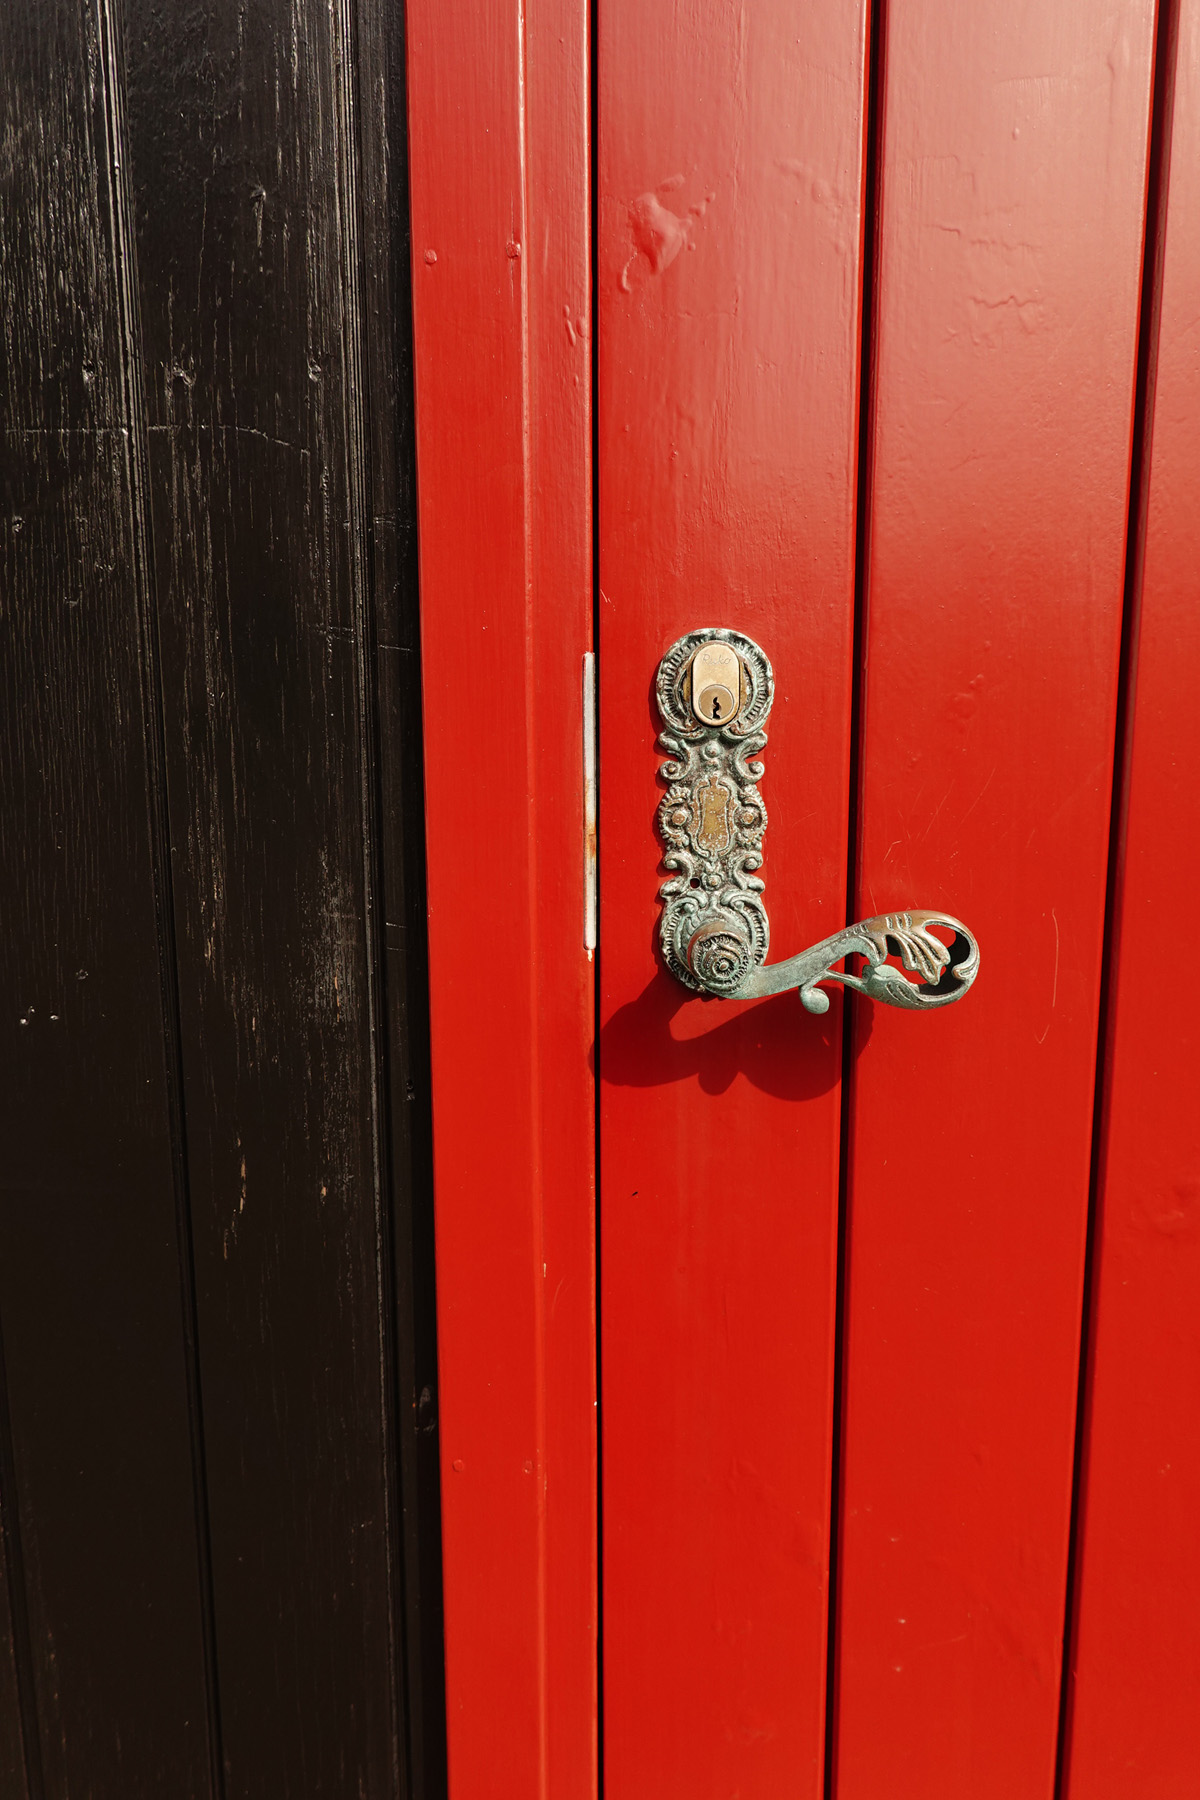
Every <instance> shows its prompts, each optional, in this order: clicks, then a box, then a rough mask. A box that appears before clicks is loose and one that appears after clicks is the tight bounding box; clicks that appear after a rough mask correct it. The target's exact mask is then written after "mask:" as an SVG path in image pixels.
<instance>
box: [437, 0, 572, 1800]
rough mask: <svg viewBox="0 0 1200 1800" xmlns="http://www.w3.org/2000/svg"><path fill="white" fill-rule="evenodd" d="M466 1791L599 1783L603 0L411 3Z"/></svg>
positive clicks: (443, 1301)
mask: <svg viewBox="0 0 1200 1800" xmlns="http://www.w3.org/2000/svg"><path fill="white" fill-rule="evenodd" d="M408 58H409V61H408V82H409V89H408V91H409V121H410V132H411V154H412V221H413V245H414V254H413V294H414V319H415V354H416V378H417V379H416V397H417V451H418V461H417V468H418V480H419V518H420V549H421V586H422V615H421V631H422V643H421V650H422V661H423V667H424V676H425V690H424V693H425V715H424V728H425V769H426V803H427V843H428V858H429V921H430V925H429V929H430V978H431V991H432V1024H433V1072H434V1093H435V1100H434V1171H435V1192H436V1211H437V1255H438V1344H439V1362H440V1369H441V1384H442V1387H441V1428H442V1493H443V1532H444V1549H445V1602H446V1680H447V1713H448V1732H449V1759H450V1792H451V1795H452V1796H454V1800H530V1796H533V1795H545V1796H549V1795H559V1794H564V1795H566V1794H570V1795H579V1796H586V1795H588V1794H591V1793H594V1791H595V1786H596V1780H597V1741H596V1492H595V1490H596V1425H595V1404H594V1403H595V1374H594V1353H595V1320H594V1247H593V1246H594V1239H593V1232H594V1208H593V1180H594V1165H593V1130H592V1128H593V1083H592V1073H591V1069H590V1066H589V1063H590V1051H591V1047H592V1043H591V1040H592V987H593V966H592V963H591V962H590V960H589V958H588V957H587V955H586V954H585V949H584V894H583V854H584V825H583V754H582V751H583V746H582V720H581V706H580V680H581V665H582V658H583V655H584V653H585V652H586V651H587V650H588V649H589V647H590V643H591V616H592V588H591V575H592V565H591V535H590V527H591V520H590V468H589V464H590V456H589V430H590V353H589V347H590V336H589V297H590V296H589V288H590V269H589V253H588V245H589V232H588V137H587V93H588V85H587V71H588V58H587V10H586V7H585V6H584V5H582V4H581V3H580V0H530V3H529V4H519V3H518V0H413V3H412V4H410V5H409V8H408Z"/></svg>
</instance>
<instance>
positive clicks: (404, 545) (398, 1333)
mask: <svg viewBox="0 0 1200 1800" xmlns="http://www.w3.org/2000/svg"><path fill="white" fill-rule="evenodd" d="M356 63H357V66H356V93H357V97H358V102H359V108H360V118H361V133H360V139H361V145H362V186H361V195H362V225H363V229H362V263H363V292H364V301H365V306H364V331H363V339H364V375H365V381H366V391H367V393H368V395H369V398H370V404H369V406H368V408H367V419H366V424H367V429H368V432H369V440H368V458H367V471H368V477H369V481H370V508H371V519H370V530H369V533H368V539H369V544H370V554H371V561H372V577H373V586H374V592H375V597H376V620H375V627H376V644H375V659H374V662H375V683H376V698H377V711H378V733H379V735H378V746H379V761H378V778H377V779H378V792H379V797H380V811H381V829H380V833H379V852H380V854H379V863H380V867H379V878H380V884H381V892H382V904H383V913H384V921H385V941H384V953H383V970H384V982H383V998H384V1010H385V1012H386V1016H387V1024H388V1031H387V1095H388V1101H389V1107H388V1117H389V1126H390V1131H389V1165H390V1172H391V1178H392V1207H393V1245H392V1252H393V1254H392V1269H393V1293H394V1307H395V1312H394V1317H395V1366H396V1373H397V1389H398V1405H397V1409H396V1415H397V1416H396V1439H397V1449H398V1452H399V1458H400V1465H401V1477H402V1480H401V1491H402V1500H403V1504H402V1510H401V1520H402V1546H403V1570H404V1584H403V1588H404V1591H403V1627H402V1629H403V1634H404V1642H405V1659H406V1684H405V1685H406V1693H407V1740H408V1758H409V1768H410V1771H411V1782H412V1789H413V1792H414V1794H416V1795H418V1796H427V1795H428V1796H430V1797H431V1800H432V1797H435V1796H437V1795H439V1794H442V1793H444V1791H445V1787H446V1742H445V1740H446V1717H445V1704H446V1702H445V1675H444V1662H445V1655H444V1645H443V1631H442V1576H441V1512H440V1500H441V1496H440V1491H439V1490H440V1482H439V1468H438V1430H437V1391H438V1371H437V1323H436V1298H435V1282H434V1230H433V1141H432V1125H433V1121H432V1092H431V1074H430V1066H429V969H428V944H427V929H426V892H425V817H424V804H423V802H424V769H423V743H422V734H421V667H420V641H419V629H418V585H417V519H416V484H415V474H416V443H415V421H414V412H413V369H412V285H411V282H412V274H411V264H410V257H411V248H410V242H409V205H408V155H407V149H408V119H407V105H406V76H405V56H404V16H403V9H402V8H401V7H399V6H396V5H394V4H392V0H359V7H358V33H357V59H356Z"/></svg>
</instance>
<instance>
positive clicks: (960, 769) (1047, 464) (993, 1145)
mask: <svg viewBox="0 0 1200 1800" xmlns="http://www.w3.org/2000/svg"><path fill="white" fill-rule="evenodd" d="M1153 15H1154V8H1153V6H1152V5H1151V4H1149V3H1148V0H1128V3H1127V4H1123V5H1121V6H1120V7H1118V8H1117V9H1115V10H1114V9H1113V8H1112V7H1111V6H1109V5H1108V4H1107V0H1067V3H1064V4H1060V5H1056V6H1054V7H1044V6H1040V5H1037V4H1033V3H1024V0H1022V3H1021V4H1017V5H1012V4H1010V3H1009V0H996V3H994V4H993V3H992V0H981V3H980V4H976V5H973V6H971V7H969V8H964V7H961V6H958V5H955V4H953V0H889V4H888V6H887V10H886V16H885V41H884V47H883V69H884V75H883V82H884V86H883V92H882V95H881V104H882V109H883V110H882V115H881V138H880V147H881V190H880V220H879V262H878V285H877V294H876V318H877V333H876V341H875V344H874V359H875V392H874V414H873V430H872V441H871V456H872V466H871V481H870V508H871V512H870V521H869V561H868V569H867V577H868V589H867V618H866V639H865V690H864V700H863V717H862V726H863V746H862V764H863V785H862V800H861V809H862V810H861V824H862V830H861V847H860V870H859V900H858V909H857V910H858V912H859V913H860V914H867V913H878V912H882V911H884V910H893V909H896V908H899V907H902V906H904V905H918V906H943V905H944V906H946V907H947V908H948V909H949V910H950V912H952V913H954V914H956V915H958V916H959V917H962V918H964V919H966V920H968V921H969V922H970V924H971V926H972V928H973V929H974V930H975V931H976V932H977V933H978V937H979V941H980V945H981V948H982V970H981V974H980V977H979V980H978V982H977V984H976V986H975V988H974V989H973V990H972V993H971V995H970V997H969V999H968V1000H966V1001H965V1002H964V1004H963V1005H962V1006H960V1007H955V1008H953V1009H951V1010H950V1011H948V1012H945V1013H939V1014H936V1015H934V1016H932V1017H930V1018H928V1019H926V1020H918V1019H913V1018H911V1017H909V1016H908V1015H905V1014H898V1013H886V1012H884V1011H883V1010H882V1009H880V1010H878V1011H877V1012H876V1014H875V1017H874V1019H873V1020H872V1021H870V1028H871V1037H870V1043H869V1044H867V1043H865V1042H862V1041H861V1040H860V1043H861V1054H860V1055H859V1057H858V1060H857V1062H856V1066H855V1078H854V1092H853V1133H852V1144H851V1154H852V1164H851V1171H850V1175H851V1180H850V1193H849V1219H848V1267H847V1308H848V1323H847V1337H846V1350H845V1421H844V1430H845V1451H844V1475H843V1483H842V1508H843V1512H842V1540H841V1541H842V1561H841V1594H840V1617H839V1635H838V1682H839V1708H838V1723H837V1761H836V1779H835V1792H836V1794H837V1796H838V1800H878V1796H879V1795H881V1794H885V1793H886V1794H887V1795H888V1796H889V1800H962V1796H963V1795H965V1794H971V1795H972V1796H973V1797H974V1800H1035V1797H1044V1796H1048V1795H1049V1794H1050V1793H1051V1791H1052V1789H1053V1784H1054V1778H1055V1752H1056V1737H1057V1725H1058V1710H1059V1678H1060V1664H1061V1654H1062V1634H1063V1619H1064V1610H1065V1586H1066V1571H1067V1550H1068V1536H1069V1522H1070V1509H1071V1482H1072V1465H1073V1449H1074V1415H1075V1400H1076V1388H1077V1373H1078V1357H1079V1329H1080V1302H1081V1286H1082V1277H1083V1255H1084V1241H1085V1232H1086V1223H1087V1213H1088V1191H1089V1171H1090V1159H1091V1138H1092V1103H1093V1092H1094V1083H1095V1055H1096V1035H1097V1015H1098V1003H1099V988H1100V964H1101V940H1102V929H1103V917H1104V901H1105V887H1106V876H1107V858H1108V828H1109V804H1110V787H1111V774H1112V766H1113V739H1114V720H1115V705H1116V685H1117V670H1118V652H1119V644H1120V636H1121V612H1122V598H1123V589H1124V567H1125V519H1126V510H1127V497H1128V484H1129V453H1130V433H1131V421H1132V408H1133V397H1134V371H1135V360H1136V347H1137V334H1138V304H1139V292H1140V278H1141V254H1142V236H1143V205H1144V196H1145V180H1146V150H1147V141H1148V130H1149V116H1150V75H1151V55H1152V38H1153V24H1154V17H1153ZM863 1010H864V1012H865V1009H863ZM867 1025H868V1021H867V1020H866V1019H865V1018H863V1019H862V1020H861V1021H860V1022H859V1029H860V1030H862V1031H863V1032H864V1033H865V1030H866V1028H867Z"/></svg>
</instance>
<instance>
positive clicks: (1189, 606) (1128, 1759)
mask: <svg viewBox="0 0 1200 1800" xmlns="http://www.w3.org/2000/svg"><path fill="white" fill-rule="evenodd" d="M1172 13H1173V15H1174V20H1173V22H1177V25H1176V28H1177V31H1178V37H1177V39H1174V33H1172V40H1173V41H1170V42H1169V43H1168V51H1169V58H1168V67H1167V69H1166V71H1165V73H1166V76H1167V83H1168V85H1167V98H1168V101H1169V98H1170V94H1171V88H1170V75H1171V73H1172V72H1173V73H1174V77H1175V80H1174V102H1173V108H1172V111H1173V120H1172V119H1170V118H1168V120H1167V122H1166V132H1165V141H1164V149H1163V155H1164V178H1163V180H1162V181H1161V183H1160V191H1161V198H1162V207H1163V210H1162V211H1161V213H1160V214H1159V216H1158V221H1157V223H1158V227H1159V231H1160V234H1161V235H1160V238H1159V250H1160V256H1161V260H1160V263H1159V266H1158V268H1157V269H1156V271H1155V272H1156V276H1157V281H1156V285H1155V291H1154V305H1155V307H1156V308H1157V316H1156V317H1153V320H1152V331H1151V337H1150V346H1149V347H1150V367H1149V371H1148V381H1147V389H1146V401H1145V405H1146V419H1145V427H1144V438H1143V481H1144V486H1143V489H1142V494H1141V496H1140V499H1141V517H1140V527H1141V539H1140V543H1139V546H1138V552H1139V553H1138V559H1137V563H1136V565H1135V567H1136V574H1135V587H1134V606H1135V610H1134V621H1133V632H1134V636H1133V655H1132V661H1131V669H1132V671H1133V674H1132V681H1131V692H1130V698H1129V732H1128V737H1127V749H1126V769H1125V791H1124V796H1123V813H1122V830H1121V836H1120V850H1119V855H1120V862H1119V866H1118V873H1117V914H1116V924H1115V933H1114V946H1113V969H1112V977H1111V987H1110V1008H1109V1038H1108V1047H1107V1058H1106V1076H1107V1084H1106V1085H1107V1093H1106V1098H1105V1118H1104V1137H1103V1144H1102V1155H1101V1177H1100V1189H1099V1205H1098V1214H1097V1231H1098V1244H1097V1252H1096V1263H1095V1274H1094V1281H1093V1296H1094V1308H1093V1323H1092V1333H1091V1343H1092V1361H1091V1372H1090V1395H1089V1403H1088V1408H1087V1425H1086V1433H1087V1435H1086V1440H1085V1449H1084V1464H1083V1504H1082V1511H1081V1520H1080V1536H1079V1551H1078V1565H1077V1568H1078V1573H1077V1594H1078V1608H1077V1622H1076V1630H1075V1639H1074V1659H1073V1667H1072V1671H1071V1679H1072V1696H1071V1714H1070V1733H1069V1740H1068V1762H1067V1782H1066V1793H1067V1795H1068V1796H1070V1797H1071V1800H1106V1797H1111V1800H1118V1797H1121V1800H1124V1796H1127V1795H1130V1794H1153V1795H1154V1796H1155V1800H1184V1796H1190V1795H1192V1794H1194V1793H1195V1792H1196V1791H1197V1788H1198V1787H1200V1708H1198V1707H1197V1704H1196V1698H1197V1686H1196V1682H1197V1670H1198V1669H1200V1550H1198V1548H1197V1541H1196V1529H1195V1526H1196V1518H1197V1515H1198V1513H1200V1447H1198V1445H1197V1437H1196V1419H1197V1413H1198V1410H1200V1232H1198V1229H1197V1223H1198V1207H1200V1105H1198V1104H1197V1098H1196V1096H1197V1089H1198V1087H1200V1032H1198V1031H1197V1022H1196V1006H1195V998H1194V995H1193V994H1192V992H1191V984H1190V982H1189V980H1188V977H1187V974H1186V960H1187V959H1186V953H1185V956H1184V959H1183V962H1182V963H1181V964H1180V965H1179V966H1178V968H1177V970H1176V972H1174V973H1172V972H1170V971H1168V970H1167V969H1166V968H1165V967H1164V961H1163V951H1164V947H1165V946H1167V945H1171V944H1174V943H1175V942H1177V933H1178V931H1179V929H1180V924H1181V922H1182V921H1184V920H1185V919H1186V918H1187V917H1188V913H1189V908H1190V907H1191V906H1192V904H1193V901H1194V897H1195V894H1196V892H1197V889H1198V888H1200V799H1198V794H1197V782H1196V771H1197V767H1198V765H1200V727H1198V725H1197V709H1196V694H1197V689H1198V687H1200V611H1198V609H1197V605H1196V574H1197V570H1198V569H1200V506H1198V504H1197V502H1198V500H1200V439H1198V435H1197V433H1198V421H1200V361H1198V359H1197V355H1196V324H1195V322H1196V318H1197V314H1198V313H1200V6H1197V5H1196V3H1195V0H1181V4H1180V5H1179V7H1178V9H1177V10H1176V9H1172ZM1169 16H1170V15H1169ZM1171 63H1173V65H1174V68H1173V71H1172V69H1171V67H1170V64H1171ZM1168 167H1169V179H1168V178H1167V169H1168ZM1169 954H1170V953H1169V951H1168V956H1169Z"/></svg>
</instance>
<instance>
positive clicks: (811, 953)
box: [656, 630, 979, 1013]
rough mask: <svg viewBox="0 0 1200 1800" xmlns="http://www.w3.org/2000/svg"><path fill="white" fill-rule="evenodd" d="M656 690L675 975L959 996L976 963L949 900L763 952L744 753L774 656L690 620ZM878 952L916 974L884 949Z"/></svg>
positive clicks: (759, 728) (810, 1002)
mask: <svg viewBox="0 0 1200 1800" xmlns="http://www.w3.org/2000/svg"><path fill="white" fill-rule="evenodd" d="M656 692H657V696H658V710H659V712H660V714H661V715H662V720H663V731H662V734H661V736H660V738H659V743H660V745H661V746H662V748H663V749H664V750H665V751H667V753H668V760H667V761H666V762H665V763H664V764H663V765H662V774H663V776H664V777H665V779H666V782H667V791H666V793H665V794H664V795H663V798H662V800H661V802H660V804H659V808H658V823H659V829H660V831H661V832H662V836H663V839H664V842H665V844H666V850H665V852H664V855H663V862H664V863H665V865H666V867H667V868H668V869H670V870H672V871H673V873H672V875H671V877H670V879H669V880H668V881H665V882H664V883H663V885H662V887H661V888H660V889H659V898H660V900H661V901H662V902H663V915H662V922H661V925H660V927H659V940H660V942H661V945H662V952H663V957H664V959H665V961H666V964H667V967H668V968H669V969H670V971H671V973H672V974H673V975H674V976H675V977H676V978H677V980H679V981H681V982H682V983H683V984H684V986H685V987H689V988H693V989H695V990H697V991H699V992H701V993H706V994H716V995H720V996H722V997H724V998H725V999H730V1000H732V999H749V998H753V997H755V996H759V995H765V994H778V993H782V992H783V990H784V989H785V988H798V989H799V990H800V999H801V1001H802V1002H803V1004H804V1006H805V1007H806V1008H807V1009H808V1011H809V1012H813V1013H823V1012H826V1011H827V1010H828V1008H829V996H828V994H825V993H823V992H822V991H821V989H820V987H819V986H818V983H820V982H822V981H840V982H842V983H843V985H844V986H846V987H851V988H855V989H857V991H858V992H859V993H862V994H866V995H867V996H868V997H869V998H870V999H872V1000H882V1001H883V1002H884V1003H885V1004H886V1005H888V1006H906V1007H910V1008H914V1009H922V1010H924V1009H928V1008H930V1007H934V1006H949V1004H950V1003H951V1001H953V1000H960V999H961V998H962V996H963V995H964V994H965V993H966V991H967V989H968V988H969V987H970V986H971V983H972V982H973V981H974V979H975V977H976V975H977V974H978V973H979V945H978V944H977V943H976V941H975V939H974V937H973V936H972V934H971V932H970V931H969V930H968V929H967V927H966V926H965V925H964V924H963V923H962V922H961V920H959V919H954V918H951V917H950V916H949V914H947V913H939V912H918V911H911V912H900V913H885V914H882V915H881V916H880V917H879V918H875V919H864V920H863V921H862V922H861V923H860V924H857V925H848V926H847V927H846V929H845V930H844V931H838V932H835V933H834V935H833V936H832V937H829V938H825V939H824V941H823V942H822V943H819V944H814V945H813V946H812V948H811V949H808V950H802V951H801V952H800V954H799V955H798V956H790V957H788V958H786V960H785V961H783V962H779V963H768V962H767V960H766V956H767V947H768V944H769V942H770V926H769V923H768V920H767V909H766V907H765V906H764V904H763V900H762V894H763V889H764V886H765V883H764V882H762V881H761V880H760V879H759V878H758V876H756V875H755V874H754V873H753V871H754V870H755V869H757V868H759V867H760V866H761V864H762V859H763V858H762V841H763V834H764V833H765V831H766V828H767V812H766V808H765V807H764V805H763V802H762V796H761V794H760V793H759V791H758V782H759V781H760V780H761V778H762V773H763V767H762V764H761V763H760V762H753V761H751V760H750V759H751V758H752V757H753V756H755V755H756V754H757V753H758V751H760V750H761V749H763V747H764V746H765V744H766V741H767V734H766V730H765V729H764V728H765V725H766V721H767V715H768V714H769V713H770V710H771V702H772V700H773V699H774V697H775V680H774V676H773V675H772V673H771V665H770V663H769V662H768V661H767V658H766V657H765V655H764V654H763V652H762V651H761V650H760V649H759V647H758V645H757V644H756V643H755V642H754V641H753V639H752V638H748V637H744V636H743V635H742V634H741V632H737V631H721V630H710V631H689V632H688V633H687V635H686V636H685V637H681V638H680V639H679V641H678V642H677V643H675V644H672V646H671V648H670V649H669V650H668V651H667V654H666V655H665V656H664V657H663V659H662V661H661V662H660V663H659V665H658V677H657V682H656ZM932 926H941V927H942V928H943V929H945V930H948V931H951V932H953V934H954V937H953V941H952V942H951V943H949V944H946V943H943V941H942V939H941V938H939V937H938V936H936V934H935V933H934V931H933V930H931V929H930V928H931V927H932ZM889 953H892V954H895V955H897V956H899V958H900V960H901V963H902V965H903V969H907V970H909V971H910V972H911V973H912V974H914V975H915V976H916V977H917V979H916V981H915V982H914V981H909V980H908V978H907V976H906V975H905V974H904V973H903V972H902V969H898V968H896V967H895V966H894V964H892V963H889V962H888V961H887V957H888V955H889ZM852 955H859V956H862V957H865V959H866V963H865V967H864V968H863V970H862V973H861V974H858V975H855V974H852V973H850V972H849V971H847V970H840V969H838V968H836V967H835V966H834V965H835V964H837V963H839V962H841V961H842V960H843V958H844V957H847V956H852Z"/></svg>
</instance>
